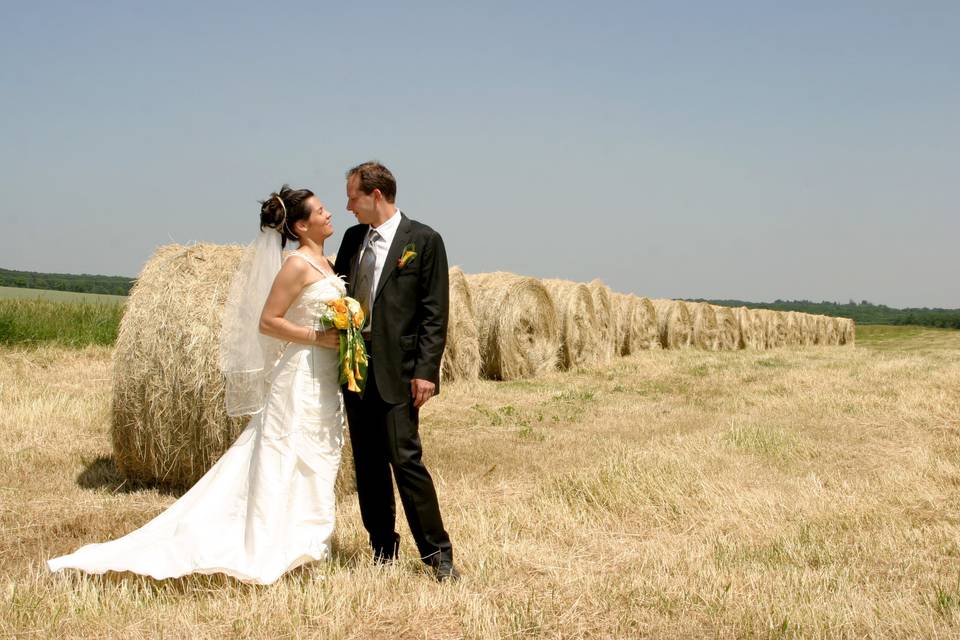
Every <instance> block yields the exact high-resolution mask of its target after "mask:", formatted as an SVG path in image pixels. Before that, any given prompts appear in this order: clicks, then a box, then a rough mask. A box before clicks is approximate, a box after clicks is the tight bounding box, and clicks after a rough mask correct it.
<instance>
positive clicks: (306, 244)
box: [297, 240, 323, 258]
mask: <svg viewBox="0 0 960 640" xmlns="http://www.w3.org/2000/svg"><path fill="white" fill-rule="evenodd" d="M297 249H298V250H299V251H303V250H304V249H306V250H307V251H309V252H310V253H314V254H316V255H318V256H320V257H321V258H322V257H323V243H322V242H319V243H317V242H314V241H313V240H301V241H300V246H299V247H297Z"/></svg>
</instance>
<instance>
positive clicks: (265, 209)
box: [260, 184, 313, 247]
mask: <svg viewBox="0 0 960 640" xmlns="http://www.w3.org/2000/svg"><path fill="white" fill-rule="evenodd" d="M312 197H313V191H310V189H291V188H290V185H288V184H285V185H283V186H282V187H280V190H279V191H275V192H274V193H271V194H270V197H269V198H267V199H266V200H261V201H260V230H261V231H262V230H263V228H264V227H269V228H271V229H276V230H277V231H278V232H279V233H280V237H281V241H280V246H282V247H285V246H287V240H299V238H298V237H297V234H296V233H294V232H293V225H294V224H295V223H296V222H298V221H300V220H306V219H307V218H308V217H310V211H309V210H307V207H306V205H305V203H306V201H307V198H312Z"/></svg>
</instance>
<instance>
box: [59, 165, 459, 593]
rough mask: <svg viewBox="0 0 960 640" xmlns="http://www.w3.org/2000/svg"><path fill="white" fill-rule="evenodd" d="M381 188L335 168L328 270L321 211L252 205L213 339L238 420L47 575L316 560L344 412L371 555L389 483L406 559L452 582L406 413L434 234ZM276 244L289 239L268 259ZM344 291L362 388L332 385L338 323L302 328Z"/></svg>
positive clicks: (431, 492) (391, 553) (426, 384)
mask: <svg viewBox="0 0 960 640" xmlns="http://www.w3.org/2000/svg"><path fill="white" fill-rule="evenodd" d="M396 190H397V189H396V180H395V179H394V177H393V175H392V174H391V173H390V171H389V170H388V169H387V168H386V167H384V166H383V165H381V164H379V163H375V162H367V163H363V164H361V165H358V166H356V167H354V168H353V169H351V170H350V171H349V172H347V209H348V210H349V211H351V212H352V213H353V214H354V215H355V216H356V217H357V222H358V223H359V224H357V225H356V226H353V227H351V228H349V229H348V230H347V231H346V233H345V234H344V237H343V241H342V243H341V245H340V249H339V251H337V260H336V264H335V265H331V264H330V263H329V262H328V261H327V260H326V259H325V258H324V257H323V256H324V247H323V243H324V240H326V239H327V238H329V237H330V236H331V235H332V234H333V228H332V226H331V224H330V218H331V216H330V212H329V211H328V210H327V209H326V208H325V207H324V205H323V203H322V202H321V201H320V200H319V199H318V198H317V197H316V196H315V195H314V194H313V193H312V192H311V191H309V190H306V189H299V190H294V189H290V188H289V187H287V186H286V185H284V188H282V189H281V190H280V191H279V192H278V193H274V194H271V196H270V197H269V198H268V199H267V200H265V201H264V202H263V203H262V207H261V211H260V229H261V232H260V235H259V236H258V238H257V240H256V241H255V242H254V243H253V244H251V245H250V247H249V248H248V250H247V252H246V253H245V255H244V260H243V262H242V263H241V267H240V269H239V270H238V276H240V277H238V276H235V277H234V280H233V283H232V286H231V292H230V296H229V298H228V301H227V306H226V309H225V311H224V342H223V343H222V346H221V349H222V353H221V359H222V360H224V362H222V363H221V366H222V367H223V368H224V372H225V375H226V379H227V400H226V401H227V408H228V413H231V415H234V414H238V415H239V414H253V415H252V417H251V419H250V422H249V423H248V425H247V426H246V428H244V430H243V431H242V432H241V434H240V435H239V436H238V437H237V439H236V441H234V443H233V444H232V445H231V446H230V448H229V449H228V450H227V451H226V452H225V453H224V454H223V456H222V457H221V458H220V459H219V460H218V461H217V462H216V464H214V466H213V467H211V468H210V470H209V471H208V472H207V473H206V474H205V475H204V476H203V477H202V478H201V479H200V480H199V481H197V483H196V484H195V485H194V486H193V487H191V488H190V490H189V491H187V492H186V493H185V494H183V496H181V497H180V498H179V499H178V500H177V501H176V502H175V503H173V504H172V505H171V506H170V507H169V508H168V509H167V510H165V511H164V512H162V513H161V514H160V515H158V516H157V517H156V518H154V519H153V520H151V521H150V522H148V523H147V524H145V525H144V526H143V527H141V528H140V529H137V530H136V531H134V532H132V533H130V534H127V535H126V536H123V537H121V538H118V539H116V540H113V541H110V542H106V543H103V544H89V545H86V546H84V547H82V548H80V549H79V550H77V551H76V552H74V553H72V554H70V555H66V556H61V557H59V558H54V559H52V560H49V561H48V563H47V564H48V566H49V568H50V569H51V570H52V571H58V570H60V569H65V568H75V569H80V570H83V571H86V572H89V573H104V572H106V571H132V572H134V573H138V574H141V575H149V576H153V577H154V578H157V579H163V578H172V577H179V576H183V575H187V574H190V573H224V574H227V575H231V576H233V577H235V578H238V579H240V580H243V581H245V582H254V583H260V584H268V583H272V582H274V581H276V580H277V579H278V578H279V577H280V576H281V575H283V574H284V573H285V572H287V571H289V570H290V569H293V568H294V567H297V566H299V565H301V564H303V563H305V562H309V561H312V560H321V559H324V558H328V557H329V555H330V542H331V538H332V535H333V528H334V520H335V511H336V499H335V496H334V482H335V480H336V476H337V470H338V468H339V465H340V451H341V447H342V444H343V429H344V426H345V420H344V414H346V418H347V420H346V422H347V423H348V424H349V429H350V440H351V444H352V447H353V457H354V466H355V468H356V480H357V497H358V499H359V502H360V514H361V518H362V520H363V525H364V527H365V528H366V530H367V532H368V534H369V536H370V544H371V546H372V548H373V557H374V562H376V563H385V562H391V561H393V560H394V559H396V557H397V553H398V548H399V540H400V537H399V535H398V534H397V532H396V531H395V520H396V505H395V502H394V493H393V482H394V480H395V481H396V485H397V491H398V493H399V494H400V500H401V503H402V505H403V510H404V512H405V514H406V517H407V522H408V524H409V525H410V531H411V532H412V534H413V538H414V541H415V542H416V545H417V549H418V551H419V554H420V558H421V559H422V560H423V562H424V563H426V564H427V565H428V566H429V567H431V568H432V569H433V571H434V573H435V575H436V577H437V579H439V580H441V581H443V580H448V579H455V578H457V577H458V573H457V570H456V569H455V568H454V564H453V548H452V546H451V544H450V538H449V536H448V534H447V532H446V531H445V530H444V527H443V520H442V518H441V516H440V508H439V504H438V500H437V493H436V490H435V488H434V485H433V481H432V479H431V477H430V474H429V472H428V471H427V469H426V467H425V466H424V465H423V462H422V461H421V445H420V438H419V435H418V427H419V410H420V407H422V406H423V404H424V403H425V402H427V401H428V400H429V399H430V398H431V397H432V396H433V395H435V394H436V392H437V391H438V390H439V378H440V358H441V356H442V354H443V349H444V344H445V341H446V330H447V310H448V272H447V258H446V252H445V250H444V246H443V240H442V239H441V237H440V236H439V234H437V233H436V232H435V231H433V230H432V229H431V228H429V227H427V226H426V225H423V224H420V223H418V222H416V221H414V220H411V219H409V218H407V217H406V216H405V215H404V214H402V213H401V212H400V210H399V209H398V208H397V207H396V205H395V204H394V202H395V197H396ZM287 241H297V242H298V243H299V247H298V248H297V250H295V251H291V252H289V253H288V254H287V255H286V256H285V257H281V256H282V253H281V252H282V248H283V247H284V246H285V245H286V242H287ZM344 295H349V296H351V297H354V298H356V299H357V300H358V301H359V302H360V304H361V308H363V310H364V312H365V316H366V320H365V322H364V325H363V327H362V329H361V335H362V336H363V338H364V341H365V346H366V350H367V354H368V355H369V364H368V368H367V380H366V386H365V389H364V393H363V394H362V395H361V394H358V393H356V392H353V391H348V390H347V389H346V387H344V388H343V389H341V387H340V384H339V374H340V371H339V353H338V347H339V337H338V335H337V332H336V331H329V332H323V331H318V330H317V328H316V327H317V326H318V324H317V317H318V313H319V309H320V308H322V307H323V306H324V305H325V303H326V302H327V301H330V300H334V299H337V298H341V297H343V296H344ZM264 299H265V301H264ZM228 334H229V336H228ZM238 336H239V337H238ZM225 354H226V357H225ZM237 354H240V356H239V357H233V356H236V355H237ZM391 470H392V476H393V479H391Z"/></svg>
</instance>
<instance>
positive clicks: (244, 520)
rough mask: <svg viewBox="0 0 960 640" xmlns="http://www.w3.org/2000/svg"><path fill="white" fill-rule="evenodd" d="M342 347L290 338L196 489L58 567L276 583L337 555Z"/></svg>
mask: <svg viewBox="0 0 960 640" xmlns="http://www.w3.org/2000/svg"><path fill="white" fill-rule="evenodd" d="M293 255H297V256H299V257H301V258H303V259H304V260H306V261H307V262H310V264H311V265H312V266H313V267H314V268H316V269H318V270H319V268H318V267H317V265H316V264H314V263H313V262H312V261H311V260H310V259H309V258H308V257H306V256H304V255H302V254H299V253H296V252H293V253H291V254H290V256H293ZM290 256H288V257H287V259H289V257H290ZM344 294H345V289H344V284H343V281H342V280H340V279H339V278H336V277H334V276H332V275H331V276H325V277H324V278H323V279H322V280H319V281H317V282H314V283H312V284H310V285H308V286H306V287H305V288H304V289H303V291H302V292H301V293H300V295H299V297H298V298H297V299H296V300H295V301H294V302H293V304H292V305H291V306H290V309H289V310H288V311H287V313H286V316H285V317H286V318H287V319H288V320H290V321H291V322H294V323H296V324H299V325H303V326H313V325H314V320H315V318H316V313H317V311H316V309H317V308H318V306H320V305H322V304H323V303H324V302H326V301H327V300H331V299H334V298H338V297H341V296H343V295H344ZM337 355H338V354H337V351H336V350H335V349H326V348H322V347H314V346H308V345H301V344H296V343H290V344H288V345H287V346H286V348H285V350H284V352H283V354H282V356H281V357H280V360H279V361H278V362H277V363H276V365H275V366H274V367H273V369H272V371H271V374H270V376H269V377H268V382H269V384H270V390H269V393H268V396H267V402H266V405H265V407H264V409H263V410H262V411H261V412H260V413H258V414H256V415H254V416H253V417H252V418H251V420H250V422H249V424H248V425H247V427H246V428H245V429H244V430H243V432H242V433H241V434H240V436H239V437H238V438H237V439H236V441H235V442H234V443H233V444H232V445H231V446H230V448H229V449H227V451H226V453H224V454H223V456H222V457H221V458H220V459H219V460H218V461H217V463H216V464H214V465H213V467H212V468H211V469H210V470H209V471H208V472H207V473H206V474H205V475H204V476H203V477H202V478H201V479H200V480H199V481H198V482H197V483H196V484H195V485H194V486H193V487H192V488H191V489H190V490H189V491H187V493H185V494H184V495H183V496H182V497H181V498H180V499H179V500H177V501H176V502H174V503H173V504H172V505H171V506H170V508H168V509H167V510H166V511H164V512H163V513H161V514H160V515H158V516H157V517H156V518H154V519H153V520H151V521H150V522H148V523H147V524H145V525H144V526H143V527H141V528H140V529H137V530H136V531H134V532H132V533H129V534H127V535H125V536H123V537H122V538H118V539H116V540H113V541H111V542H106V543H103V544H89V545H86V546H84V547H82V548H80V549H79V550H77V551H75V552H74V553H71V554H70V555H66V556H61V557H59V558H54V559H52V560H49V561H48V562H47V565H48V567H49V568H50V570H51V571H59V570H61V569H66V568H73V569H81V570H83V571H85V572H88V573H104V572H106V571H132V572H134V573H138V574H142V575H148V576H152V577H154V578H157V579H162V578H174V577H179V576H183V575H186V574H190V573H225V574H227V575H230V576H233V577H235V578H238V579H239V580H242V581H244V582H252V583H258V584H269V583H272V582H275V581H276V580H277V579H278V578H279V577H280V576H281V575H283V574H284V573H285V572H287V571H289V570H290V569H293V568H294V567H297V566H299V565H301V564H303V563H305V562H309V561H311V560H321V559H325V558H327V557H329V554H330V540H331V537H332V534H333V526H334V515H335V510H336V502H335V497H334V481H335V480H336V476H337V469H338V468H339V465H340V452H341V447H342V445H343V428H344V418H343V415H344V413H343V398H342V396H341V394H340V385H339V384H338V377H339V371H338V366H337Z"/></svg>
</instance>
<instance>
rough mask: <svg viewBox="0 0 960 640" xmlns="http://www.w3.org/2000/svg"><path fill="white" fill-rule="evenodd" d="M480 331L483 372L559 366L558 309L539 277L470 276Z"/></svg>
mask: <svg viewBox="0 0 960 640" xmlns="http://www.w3.org/2000/svg"><path fill="white" fill-rule="evenodd" d="M466 279H467V284H468V285H469V287H470V295H471V298H472V299H473V310H474V314H475V316H476V319H477V330H478V332H479V334H480V361H481V367H480V370H481V373H482V375H483V376H484V377H486V378H490V379H493V380H514V379H517V378H530V377H534V376H538V375H542V374H544V373H547V372H549V371H553V370H554V369H556V366H557V351H558V350H559V348H560V341H559V340H560V339H559V336H558V333H557V312H556V310H555V309H554V306H553V301H552V300H551V299H550V294H549V293H548V292H547V290H546V288H545V287H544V286H543V285H542V284H541V283H540V281H538V280H536V279H534V278H528V277H525V276H518V275H515V274H512V273H504V272H496V273H481V274H474V275H467V276H466Z"/></svg>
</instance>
